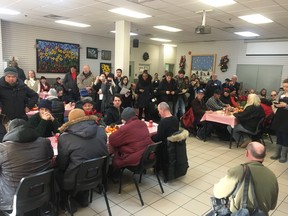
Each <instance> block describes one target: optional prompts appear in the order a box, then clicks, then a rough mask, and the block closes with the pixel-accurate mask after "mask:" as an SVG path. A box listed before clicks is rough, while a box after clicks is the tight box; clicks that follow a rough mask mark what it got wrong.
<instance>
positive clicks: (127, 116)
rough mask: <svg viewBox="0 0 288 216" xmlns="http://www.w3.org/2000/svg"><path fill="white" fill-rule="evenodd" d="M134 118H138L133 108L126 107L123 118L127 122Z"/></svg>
mask: <svg viewBox="0 0 288 216" xmlns="http://www.w3.org/2000/svg"><path fill="white" fill-rule="evenodd" d="M133 116H136V113H135V111H134V109H133V108H131V107H126V108H125V109H124V110H123V112H122V114H121V118H122V119H123V120H125V121H128V120H129V119H130V118H132V117H133Z"/></svg>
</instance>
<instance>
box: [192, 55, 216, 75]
mask: <svg viewBox="0 0 288 216" xmlns="http://www.w3.org/2000/svg"><path fill="white" fill-rule="evenodd" d="M194 70H195V71H213V70H214V55H207V56H192V71H194Z"/></svg>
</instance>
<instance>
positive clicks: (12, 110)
mask: <svg viewBox="0 0 288 216" xmlns="http://www.w3.org/2000/svg"><path fill="white" fill-rule="evenodd" d="M37 100H38V94H37V93H36V92H35V91H33V90H32V89H30V88H29V87H28V86H27V85H25V84H24V82H23V81H22V80H20V79H17V81H16V83H15V85H13V86H11V85H10V84H8V83H7V82H6V81H5V77H4V76H3V77H2V78H1V79H0V107H1V108H2V113H3V114H5V115H6V116H7V117H8V118H9V119H10V120H13V119H15V118H21V119H25V120H28V117H27V115H26V113H25V107H28V108H29V109H32V108H33V107H34V105H35V104H36V103H37Z"/></svg>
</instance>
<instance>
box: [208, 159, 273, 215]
mask: <svg viewBox="0 0 288 216" xmlns="http://www.w3.org/2000/svg"><path fill="white" fill-rule="evenodd" d="M246 164H248V166H249V168H250V171H251V175H252V178H253V180H254V185H255V193H256V198H257V201H258V205H259V208H260V209H261V210H262V211H263V212H265V213H266V215H267V216H268V212H269V211H270V210H272V209H274V208H275V207H276V204H277V198H278V191H279V188H278V182H277V178H276V176H275V174H274V173H273V172H272V171H271V170H270V169H268V168H267V167H265V166H264V165H263V164H262V163H259V162H248V163H246ZM243 173H244V166H243V165H239V166H237V167H234V168H231V169H229V170H228V173H227V175H226V176H225V177H224V178H222V179H221V180H220V181H219V182H218V183H217V184H215V185H214V190H213V192H214V196H215V197H217V198H225V197H228V196H230V195H231V194H232V192H233V190H234V189H235V188H236V187H237V184H238V182H239V181H241V178H242V176H243ZM250 185H251V183H250V184H249V190H248V202H247V208H248V209H249V211H250V213H252V212H253V210H254V207H253V206H254V205H253V202H252V201H253V198H252V192H251V188H250ZM243 190H244V184H243V183H242V185H241V187H240V188H239V191H238V192H237V194H236V196H235V198H234V199H233V198H232V197H231V196H230V197H229V200H230V210H231V212H235V211H237V210H238V209H240V208H241V207H242V197H243Z"/></svg>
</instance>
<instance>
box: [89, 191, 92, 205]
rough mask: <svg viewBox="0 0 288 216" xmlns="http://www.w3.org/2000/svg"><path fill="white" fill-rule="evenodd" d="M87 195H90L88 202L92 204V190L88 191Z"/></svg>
mask: <svg viewBox="0 0 288 216" xmlns="http://www.w3.org/2000/svg"><path fill="white" fill-rule="evenodd" d="M89 193H90V199H89V202H90V203H92V199H93V189H90V190H89Z"/></svg>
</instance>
